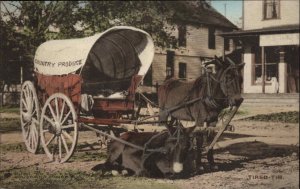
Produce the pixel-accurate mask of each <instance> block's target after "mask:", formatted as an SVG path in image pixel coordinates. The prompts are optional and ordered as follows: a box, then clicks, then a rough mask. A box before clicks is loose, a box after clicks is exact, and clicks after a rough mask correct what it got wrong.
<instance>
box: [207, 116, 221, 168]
mask: <svg viewBox="0 0 300 189" xmlns="http://www.w3.org/2000/svg"><path fill="white" fill-rule="evenodd" d="M216 124H217V121H213V122H211V123H209V127H210V128H211V127H216ZM215 136H216V132H215V131H214V130H212V129H208V132H207V141H208V145H209V144H210V143H211V142H212V141H213V140H214V137H215ZM207 161H208V164H209V167H210V169H211V170H213V171H215V170H218V169H219V168H218V166H217V165H216V164H215V160H214V150H213V149H211V150H209V151H208V152H207Z"/></svg>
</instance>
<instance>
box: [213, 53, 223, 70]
mask: <svg viewBox="0 0 300 189" xmlns="http://www.w3.org/2000/svg"><path fill="white" fill-rule="evenodd" d="M215 60H216V63H217V66H219V67H221V66H224V65H223V64H222V60H221V59H220V58H218V57H217V56H216V55H215Z"/></svg>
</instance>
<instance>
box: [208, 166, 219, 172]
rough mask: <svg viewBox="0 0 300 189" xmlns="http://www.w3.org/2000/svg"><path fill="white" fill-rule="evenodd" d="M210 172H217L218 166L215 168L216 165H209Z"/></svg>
mask: <svg viewBox="0 0 300 189" xmlns="http://www.w3.org/2000/svg"><path fill="white" fill-rule="evenodd" d="M210 170H211V171H218V170H219V166H217V165H211V166H210Z"/></svg>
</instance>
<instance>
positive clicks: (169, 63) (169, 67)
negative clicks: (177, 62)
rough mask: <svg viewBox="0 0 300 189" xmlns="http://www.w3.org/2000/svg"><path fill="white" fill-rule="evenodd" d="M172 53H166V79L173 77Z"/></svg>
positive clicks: (173, 53)
mask: <svg viewBox="0 0 300 189" xmlns="http://www.w3.org/2000/svg"><path fill="white" fill-rule="evenodd" d="M174 56H175V52H174V51H167V65H166V79H169V78H171V77H174Z"/></svg>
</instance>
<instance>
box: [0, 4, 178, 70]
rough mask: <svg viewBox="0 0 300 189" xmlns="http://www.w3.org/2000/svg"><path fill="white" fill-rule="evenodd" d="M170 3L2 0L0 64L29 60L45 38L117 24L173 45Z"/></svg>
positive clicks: (161, 43)
mask: <svg viewBox="0 0 300 189" xmlns="http://www.w3.org/2000/svg"><path fill="white" fill-rule="evenodd" d="M170 4H172V3H170V2H165V1H13V2H12V1H8V2H3V1H2V2H1V19H0V20H1V25H0V32H1V53H2V54H1V66H2V67H3V65H4V64H3V62H4V61H7V60H9V59H15V58H16V57H20V56H22V57H23V59H24V60H25V62H29V63H28V64H32V62H33V61H32V60H33V57H34V53H35V51H36V49H37V47H38V46H39V45H40V44H41V43H43V42H45V41H47V40H50V39H67V38H77V37H84V36H90V35H93V34H95V33H99V32H102V31H104V30H106V29H108V28H110V27H112V26H116V25H129V26H134V27H137V28H140V29H143V30H145V31H147V32H148V33H149V34H150V35H151V36H152V37H153V38H154V41H155V45H156V46H160V47H169V46H170V45H171V44H172V45H173V46H174V40H176V39H174V38H171V37H170V36H171V31H172V29H174V28H173V23H174V13H175V11H174V10H173V9H172V8H170V7H171V6H170ZM173 4H174V3H173ZM175 42H176V41H175ZM7 52H8V53H7ZM2 70H4V69H2Z"/></svg>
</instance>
